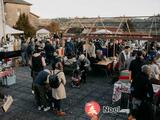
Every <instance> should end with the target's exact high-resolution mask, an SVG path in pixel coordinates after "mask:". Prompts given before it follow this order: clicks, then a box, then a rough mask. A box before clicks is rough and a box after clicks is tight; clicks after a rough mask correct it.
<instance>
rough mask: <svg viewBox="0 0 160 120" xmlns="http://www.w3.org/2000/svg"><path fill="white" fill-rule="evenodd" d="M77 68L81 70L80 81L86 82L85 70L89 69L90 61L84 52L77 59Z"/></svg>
mask: <svg viewBox="0 0 160 120" xmlns="http://www.w3.org/2000/svg"><path fill="white" fill-rule="evenodd" d="M77 69H79V70H80V71H81V72H82V76H81V82H83V83H86V77H87V72H88V71H89V70H90V61H89V60H88V58H87V57H85V55H84V54H81V55H80V56H79V58H78V60H77Z"/></svg>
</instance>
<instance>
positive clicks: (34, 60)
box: [30, 46, 46, 92]
mask: <svg viewBox="0 0 160 120" xmlns="http://www.w3.org/2000/svg"><path fill="white" fill-rule="evenodd" d="M41 51H42V49H41V48H40V47H39V46H36V47H35V51H34V53H33V55H32V57H31V60H30V67H31V76H32V78H33V81H34V80H35V78H36V76H37V75H38V73H39V72H40V71H42V70H43V69H44V67H45V66H46V62H45V58H44V57H43V56H42V55H41ZM32 92H33V84H32Z"/></svg>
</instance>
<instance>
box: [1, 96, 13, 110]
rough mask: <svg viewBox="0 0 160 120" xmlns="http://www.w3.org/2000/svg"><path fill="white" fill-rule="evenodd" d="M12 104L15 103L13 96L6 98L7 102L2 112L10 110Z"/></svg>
mask: <svg viewBox="0 0 160 120" xmlns="http://www.w3.org/2000/svg"><path fill="white" fill-rule="evenodd" d="M12 103H13V98H12V96H7V97H6V101H5V102H4V104H3V105H2V110H3V111H4V112H7V111H8V109H9V108H10V106H11V105H12Z"/></svg>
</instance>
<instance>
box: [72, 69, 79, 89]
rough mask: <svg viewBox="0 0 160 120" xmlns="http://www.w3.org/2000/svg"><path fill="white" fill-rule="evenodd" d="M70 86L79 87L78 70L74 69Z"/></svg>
mask: <svg viewBox="0 0 160 120" xmlns="http://www.w3.org/2000/svg"><path fill="white" fill-rule="evenodd" d="M71 79H72V84H71V85H72V87H77V88H79V87H80V81H81V73H80V72H79V70H74V71H73V75H72V78H71Z"/></svg>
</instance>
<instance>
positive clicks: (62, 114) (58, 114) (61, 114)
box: [53, 110, 66, 116]
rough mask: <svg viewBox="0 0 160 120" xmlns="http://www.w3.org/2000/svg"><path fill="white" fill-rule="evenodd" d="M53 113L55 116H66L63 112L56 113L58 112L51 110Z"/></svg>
mask: <svg viewBox="0 0 160 120" xmlns="http://www.w3.org/2000/svg"><path fill="white" fill-rule="evenodd" d="M53 113H54V114H56V115H57V116H64V115H66V113H65V112H62V111H58V110H53Z"/></svg>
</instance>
